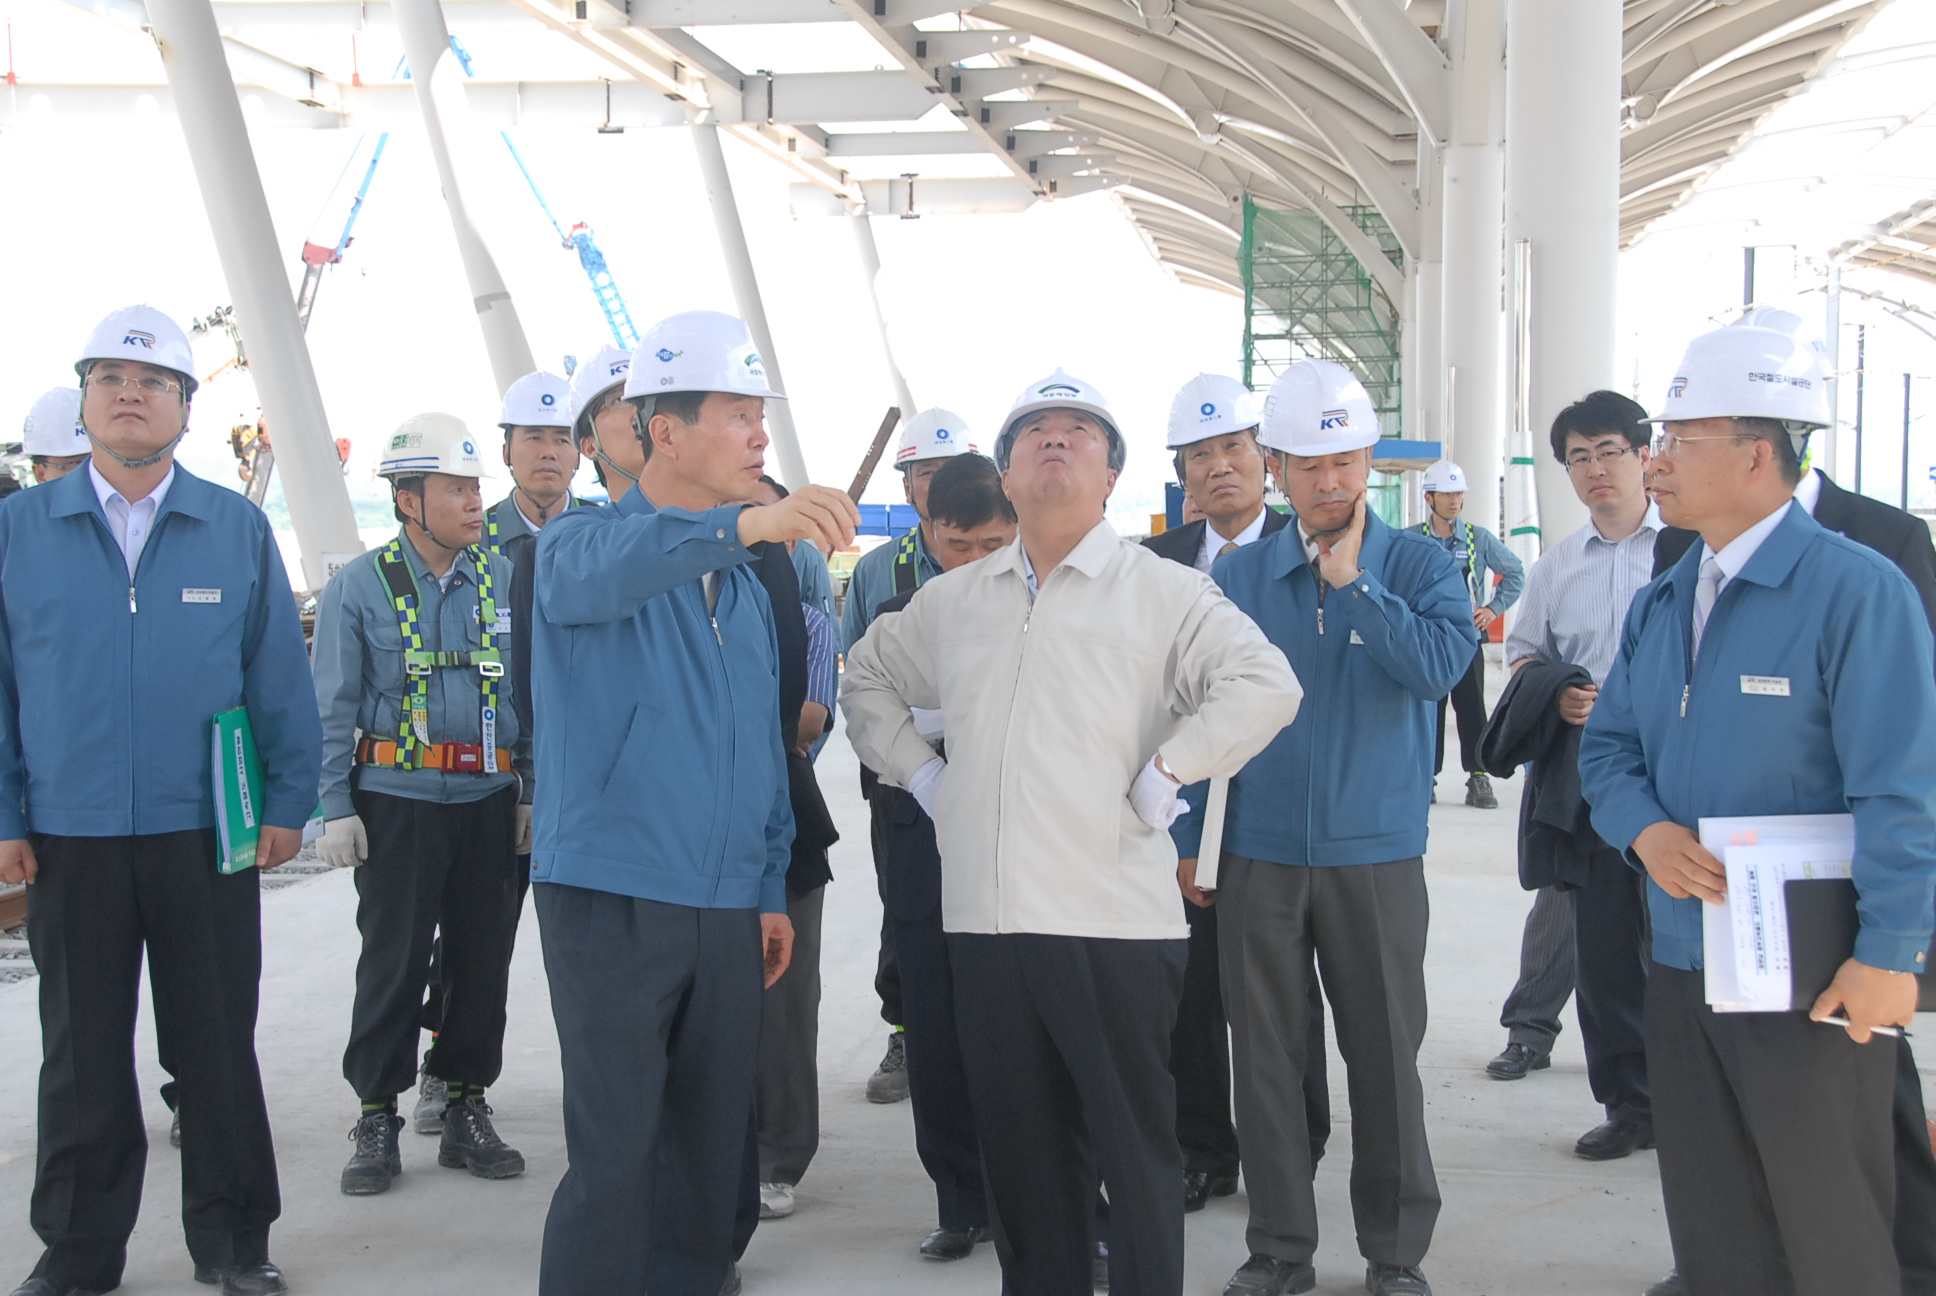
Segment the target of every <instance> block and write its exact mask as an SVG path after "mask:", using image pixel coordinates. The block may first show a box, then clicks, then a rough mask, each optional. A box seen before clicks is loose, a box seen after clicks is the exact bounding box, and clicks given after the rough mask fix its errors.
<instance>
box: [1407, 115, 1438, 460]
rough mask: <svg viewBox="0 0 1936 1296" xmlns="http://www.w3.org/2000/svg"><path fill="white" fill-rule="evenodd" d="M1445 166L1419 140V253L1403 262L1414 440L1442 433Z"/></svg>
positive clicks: (1409, 411)
mask: <svg viewBox="0 0 1936 1296" xmlns="http://www.w3.org/2000/svg"><path fill="white" fill-rule="evenodd" d="M1443 174H1444V171H1443V168H1442V167H1441V166H1440V165H1439V151H1438V150H1437V149H1435V148H1433V147H1432V146H1431V145H1430V144H1429V143H1427V142H1426V140H1425V137H1424V135H1423V134H1421V135H1420V136H1419V144H1418V242H1419V250H1418V256H1417V257H1416V258H1414V259H1412V260H1411V261H1410V262H1409V263H1408V264H1407V265H1406V267H1405V274H1406V284H1405V291H1406V295H1407V296H1408V297H1409V298H1410V299H1411V301H1412V325H1413V329H1412V336H1411V337H1409V338H1407V339H1406V345H1407V346H1408V347H1409V353H1408V355H1407V356H1406V358H1405V363H1406V365H1407V369H1406V373H1407V377H1406V387H1407V391H1408V399H1407V401H1406V407H1407V417H1406V420H1405V435H1406V436H1408V437H1410V438H1412V439H1413V440H1415V441H1443V440H1444V439H1445V421H1444V413H1445V378H1444V356H1445V350H1444V342H1445V339H1444V328H1445V319H1444V311H1443V309H1442V306H1443V304H1444V301H1445V293H1444V285H1445V263H1444V260H1443V258H1444V255H1445V252H1444V247H1445V221H1444V218H1443V215H1442V213H1443V210H1444V209H1443V207H1442V206H1441V205H1440V201H1439V199H1440V188H1441V184H1440V182H1441V179H1442V178H1443Z"/></svg>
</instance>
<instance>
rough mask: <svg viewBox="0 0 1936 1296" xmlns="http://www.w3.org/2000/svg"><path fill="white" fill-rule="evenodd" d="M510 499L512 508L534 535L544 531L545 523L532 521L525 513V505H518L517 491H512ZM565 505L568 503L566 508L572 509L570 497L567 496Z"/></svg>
mask: <svg viewBox="0 0 1936 1296" xmlns="http://www.w3.org/2000/svg"><path fill="white" fill-rule="evenodd" d="M509 498H510V501H511V507H512V508H514V509H516V510H517V511H518V516H519V517H521V518H523V519H524V524H525V525H526V526H528V527H530V528H531V531H532V533H533V534H536V533H537V532H539V531H542V530H544V523H543V522H534V521H532V520H531V515H530V514H529V513H526V512H525V511H524V505H522V504H520V503H518V493H517V492H516V491H512V492H511V494H510V496H509ZM565 503H566V507H570V503H571V498H570V496H566V499H565Z"/></svg>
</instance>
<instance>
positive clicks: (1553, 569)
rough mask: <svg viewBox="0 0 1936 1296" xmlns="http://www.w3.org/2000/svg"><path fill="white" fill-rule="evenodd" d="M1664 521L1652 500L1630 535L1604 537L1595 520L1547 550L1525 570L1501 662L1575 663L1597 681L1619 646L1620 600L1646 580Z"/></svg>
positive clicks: (1623, 605)
mask: <svg viewBox="0 0 1936 1296" xmlns="http://www.w3.org/2000/svg"><path fill="white" fill-rule="evenodd" d="M1663 526H1664V523H1662V522H1661V520H1660V511H1659V510H1658V509H1656V508H1654V507H1653V506H1652V505H1651V504H1650V505H1648V507H1647V514H1646V516H1645V517H1643V518H1642V519H1641V520H1640V526H1639V527H1638V528H1637V529H1636V530H1635V531H1634V532H1633V534H1631V535H1628V536H1625V537H1623V538H1621V539H1619V540H1609V539H1607V538H1606V537H1605V536H1603V535H1601V534H1600V528H1599V526H1598V524H1596V523H1594V522H1591V521H1589V522H1588V523H1587V524H1586V525H1585V526H1583V527H1581V528H1580V529H1579V530H1578V531H1575V532H1574V533H1573V534H1572V535H1570V536H1567V537H1566V538H1565V539H1564V540H1562V541H1560V542H1559V543H1558V544H1556V545H1554V546H1553V547H1552V548H1551V549H1548V550H1547V551H1546V552H1545V553H1544V554H1543V555H1541V557H1540V559H1539V561H1538V562H1536V563H1534V564H1533V569H1532V571H1530V572H1528V573H1527V575H1526V597H1525V599H1524V600H1523V601H1522V602H1521V603H1520V605H1519V615H1518V616H1516V617H1514V618H1513V621H1512V628H1511V631H1510V633H1508V634H1507V635H1506V662H1507V664H1508V665H1510V664H1511V663H1513V662H1517V661H1523V660H1525V659H1526V658H1528V657H1531V658H1534V659H1535V660H1537V661H1542V662H1547V663H1558V662H1565V663H1567V664H1568V665H1572V666H1579V667H1582V668H1584V669H1585V671H1586V673H1587V674H1588V675H1590V676H1592V677H1593V682H1594V683H1595V684H1604V683H1605V682H1606V678H1607V672H1608V671H1609V670H1611V669H1612V667H1613V659H1614V657H1615V656H1616V655H1617V654H1618V653H1619V651H1620V628H1621V626H1622V625H1624V624H1625V622H1626V619H1627V605H1628V604H1629V603H1631V602H1633V596H1634V595H1635V594H1636V593H1638V592H1639V591H1640V590H1641V589H1642V588H1644V587H1645V586H1646V584H1647V582H1648V581H1650V580H1652V579H1653V572H1654V539H1655V537H1656V536H1658V535H1659V534H1660V531H1661V528H1662V527H1663Z"/></svg>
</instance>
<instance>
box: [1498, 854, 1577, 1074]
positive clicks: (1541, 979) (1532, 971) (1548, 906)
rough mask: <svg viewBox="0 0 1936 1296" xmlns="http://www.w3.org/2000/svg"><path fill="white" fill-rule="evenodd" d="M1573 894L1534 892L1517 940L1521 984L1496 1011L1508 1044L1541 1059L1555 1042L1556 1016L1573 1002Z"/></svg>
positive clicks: (1545, 889)
mask: <svg viewBox="0 0 1936 1296" xmlns="http://www.w3.org/2000/svg"><path fill="white" fill-rule="evenodd" d="M1578 894H1579V893H1578V892H1577V891H1562V890H1560V889H1559V888H1558V887H1551V886H1544V887H1541V888H1540V889H1539V890H1537V891H1535V892H1533V907H1532V908H1531V909H1529V910H1527V912H1526V925H1525V927H1524V929H1522V930H1521V932H1520V934H1519V979H1518V980H1517V981H1515V982H1513V988H1512V991H1511V993H1509V994H1508V995H1507V996H1506V1002H1505V1004H1504V1006H1502V1007H1501V1008H1500V1009H1499V1024H1500V1025H1501V1026H1504V1027H1505V1028H1506V1042H1507V1043H1508V1044H1523V1045H1525V1046H1526V1047H1527V1048H1529V1049H1533V1050H1534V1051H1536V1052H1539V1053H1550V1052H1552V1051H1553V1041H1554V1040H1556V1039H1558V1038H1559V1035H1560V1029H1561V1022H1560V1010H1561V1009H1563V1008H1565V1007H1566V1001H1567V1000H1568V999H1571V998H1572V997H1573V983H1574V982H1575V981H1576V980H1577V979H1578V968H1577V966H1576V964H1577V956H1576V954H1575V950H1574V945H1575V942H1576V939H1577V938H1576V937H1575V936H1574V934H1573V926H1574V919H1573V901H1574V898H1575V897H1576V896H1577V895H1578Z"/></svg>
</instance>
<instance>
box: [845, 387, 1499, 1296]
mask: <svg viewBox="0 0 1936 1296" xmlns="http://www.w3.org/2000/svg"><path fill="white" fill-rule="evenodd" d="M1124 454H1125V447H1124V442H1123V438H1122V436H1121V434H1120V433H1119V432H1118V430H1117V428H1116V422H1115V418H1114V416H1113V415H1112V414H1111V413H1110V411H1109V407H1108V405H1107V404H1106V403H1104V401H1103V399H1102V397H1101V396H1100V395H1099V394H1097V393H1096V392H1095V390H1094V389H1093V388H1091V387H1089V386H1088V384H1086V383H1083V382H1080V381H1078V380H1076V379H1073V378H1070V377H1069V376H1068V375H1067V374H1064V373H1063V372H1061V371H1060V370H1057V371H1056V372H1055V373H1054V374H1052V375H1050V376H1049V377H1048V378H1045V379H1042V380H1039V381H1038V382H1036V383H1034V384H1032V385H1031V386H1030V387H1029V388H1028V389H1027V390H1026V391H1025V392H1023V393H1022V395H1021V397H1020V398H1019V399H1018V400H1017V401H1016V403H1015V405H1014V407H1013V408H1012V409H1011V410H1010V412H1009V417H1008V421H1007V423H1006V425H1005V426H1004V429H1003V431H1002V433H1001V435H1000V437H999V438H997V440H996V443H995V463H996V466H997V467H999V468H1001V470H1002V474H1003V478H1002V480H1003V487H1004V489H1005V490H1006V491H1007V493H1008V497H1009V499H1010V500H1011V501H1012V502H1013V503H1014V505H1015V512H1016V515H1017V517H1018V519H1019V524H1020V538H1019V540H1018V541H1017V543H1015V544H1013V545H1010V546H1009V547H1007V548H1005V549H1000V550H998V551H996V552H995V553H994V554H992V555H991V556H989V557H987V558H983V559H981V560H980V561H978V562H973V563H969V564H967V565H966V566H964V567H960V568H957V569H956V570H954V571H950V572H946V573H944V574H942V575H939V576H936V577H933V578H931V579H929V580H928V581H926V582H924V583H923V584H922V586H921V590H920V592H919V593H918V594H916V595H915V597H914V599H913V600H912V601H911V602H910V603H909V604H908V606H907V608H906V609H905V610H904V611H901V612H899V613H896V614H894V615H891V616H888V617H885V618H883V619H881V620H879V621H876V622H874V624H873V625H872V626H871V627H870V628H869V630H868V632H867V634H866V636H865V637H864V638H862V639H861V641H860V642H859V643H857V644H856V645H855V646H854V648H853V649H852V651H851V653H850V654H849V656H848V659H847V684H846V692H845V697H844V699H843V700H844V704H845V710H846V712H847V717H848V733H849V735H850V736H851V737H852V739H853V741H854V747H855V750H856V751H858V752H859V754H860V757H861V759H862V760H863V761H865V762H866V763H867V764H868V765H869V766H871V767H872V768H874V769H877V770H879V771H880V772H881V776H882V778H883V779H886V780H889V781H892V782H893V783H896V784H898V785H900V786H902V787H905V788H907V790H908V791H909V792H910V793H912V794H913V796H914V797H915V799H916V800H917V801H919V802H920V803H921V806H922V808H923V809H925V810H927V811H928V813H929V815H930V816H931V817H932V818H933V819H934V823H935V837H936V841H937V843H938V844H939V846H940V851H941V873H942V876H941V919H942V926H943V927H944V928H945V929H946V931H947V933H948V961H949V964H950V967H951V968H952V970H953V973H954V980H955V1014H956V1029H957V1033H958V1035H959V1038H960V1042H961V1050H962V1058H963V1061H964V1063H965V1064H966V1071H967V1077H968V1087H969V1091H970V1093H971V1094H972V1095H973V1107H974V1115H975V1123H976V1127H977V1129H978V1130H979V1133H980V1136H981V1150H982V1162H983V1165H984V1167H985V1169H986V1175H987V1192H988V1199H989V1206H990V1208H991V1213H992V1215H993V1217H994V1219H993V1223H994V1226H995V1230H996V1235H995V1246H996V1251H997V1253H998V1254H999V1255H1000V1257H1001V1261H1002V1276H1003V1280H1004V1282H1005V1283H1006V1285H1007V1286H1008V1287H1009V1288H1010V1289H1011V1290H1012V1291H1014V1292H1015V1294H1016V1296H1060V1294H1062V1293H1067V1292H1072V1291H1078V1290H1084V1289H1086V1288H1087V1286H1088V1284H1089V1282H1090V1281H1091V1258H1092V1256H1093V1254H1094V1243H1095V1203H1096V1191H1097V1181H1098V1178H1099V1177H1100V1179H1101V1181H1102V1182H1103V1183H1105V1184H1107V1185H1108V1192H1109V1218H1110V1234H1111V1238H1110V1252H1109V1257H1108V1277H1109V1286H1110V1290H1111V1291H1113V1292H1115V1293H1116V1294H1117V1296H1177V1293H1179V1292H1181V1290H1182V1287H1183V1211H1182V1209H1181V1207H1182V1194H1181V1192H1180V1191H1179V1188H1180V1185H1181V1182H1182V1177H1183V1156H1182V1152H1181V1150H1180V1149H1179V1147H1178V1145H1177V1141H1176V1086H1175V1084H1174V1082H1173V1081H1172V1080H1171V1078H1170V1072H1169V1067H1168V1060H1169V1051H1170V1050H1169V1043H1170V1032H1171V1029H1172V1027H1173V1026H1174V1024H1175V1021H1176V1013H1177V1002H1178V998H1179V996H1180V995H1181V993H1182V988H1183V970H1184V963H1185V959H1186V951H1187V945H1188V941H1187V936H1188V933H1189V928H1188V927H1187V926H1186V925H1185V923H1184V921H1183V915H1182V914H1181V913H1180V912H1178V906H1177V896H1176V877H1175V874H1176V852H1175V848H1174V847H1173V846H1172V845H1171V842H1170V839H1169V835H1168V833H1167V832H1166V831H1165V830H1166V829H1167V828H1168V827H1169V825H1170V822H1171V821H1172V820H1173V819H1174V818H1175V815H1176V812H1177V808H1178V806H1177V795H1176V794H1177V791H1178V790H1179V779H1187V780H1196V779H1203V778H1211V777H1216V776H1219V775H1227V774H1230V773H1234V772H1235V771H1236V770H1237V768H1238V767H1240V766H1241V765H1242V764H1243V762H1244V761H1245V760H1247V759H1249V758H1250V756H1252V755H1253V754H1255V753H1256V752H1257V751H1258V750H1259V749H1260V748H1261V747H1262V746H1263V745H1264V744H1265V743H1266V742H1268V741H1269V740H1270V738H1271V736H1272V735H1273V734H1275V733H1276V732H1277V731H1278V729H1280V728H1281V727H1282V726H1283V725H1284V724H1286V723H1287V722H1288V721H1289V720H1290V719H1291V717H1292V716H1293V715H1295V714H1296V712H1297V704H1298V699H1299V697H1300V690H1299V688H1298V682H1297V679H1296V677H1295V676H1293V675H1292V674H1291V672H1290V669H1289V668H1288V667H1287V666H1286V665H1285V663H1284V655H1283V654H1282V653H1280V652H1278V651H1277V650H1276V649H1274V648H1272V647H1271V646H1270V645H1269V644H1268V643H1266V642H1264V639H1263V636H1262V635H1260V634H1259V633H1258V631H1257V627H1256V626H1255V625H1253V624H1252V623H1251V622H1250V620H1249V619H1248V618H1246V617H1244V616H1243V615H1242V614H1240V613H1239V612H1238V611H1237V609H1236V608H1234V607H1232V606H1231V605H1230V602H1229V600H1227V599H1225V598H1223V597H1222V596H1221V595H1219V594H1218V593H1217V591H1216V589H1215V587H1214V586H1213V585H1212V584H1211V583H1210V580H1209V578H1208V577H1205V576H1204V575H1202V574H1201V573H1200V572H1195V571H1192V570H1190V569H1189V568H1187V567H1185V566H1183V565H1182V564H1180V563H1173V562H1166V561H1164V560H1163V559H1161V558H1158V557H1157V556H1156V555H1155V554H1153V553H1151V552H1149V551H1148V550H1147V549H1144V548H1143V547H1142V546H1141V545H1138V544H1135V543H1133V542H1131V541H1127V540H1124V539H1122V538H1121V537H1119V536H1117V535H1116V533H1115V532H1114V531H1113V530H1111V529H1110V527H1109V524H1108V523H1107V522H1105V521H1104V520H1103V509H1104V506H1105V505H1106V503H1107V502H1108V499H1109V493H1110V491H1111V490H1113V489H1114V487H1115V485H1116V477H1117V474H1118V473H1119V472H1120V471H1121V469H1122V466H1123V459H1124ZM1462 664H1463V663H1462ZM915 708H920V709H922V710H926V711H933V710H939V711H941V712H942V713H943V715H945V716H946V719H947V740H946V741H947V752H948V754H947V757H946V758H945V759H943V758H942V757H940V756H937V755H936V754H935V749H934V747H933V746H932V745H930V743H929V742H928V740H927V739H926V738H924V737H923V736H922V735H921V732H920V727H919V725H918V724H917V721H916V718H915V715H914V709H915Z"/></svg>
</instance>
